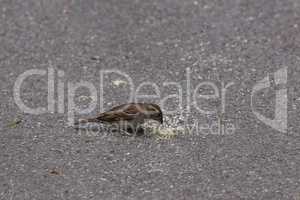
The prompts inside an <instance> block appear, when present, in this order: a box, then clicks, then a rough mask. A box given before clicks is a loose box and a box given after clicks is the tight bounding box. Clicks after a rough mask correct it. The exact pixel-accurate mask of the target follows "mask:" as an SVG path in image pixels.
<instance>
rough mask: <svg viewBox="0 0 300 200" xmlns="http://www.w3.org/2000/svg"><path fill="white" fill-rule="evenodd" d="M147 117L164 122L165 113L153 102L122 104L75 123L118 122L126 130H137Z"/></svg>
mask: <svg viewBox="0 0 300 200" xmlns="http://www.w3.org/2000/svg"><path fill="white" fill-rule="evenodd" d="M147 119H152V120H156V121H158V122H160V123H163V114H162V111H161V109H160V107H159V106H158V105H156V104H153V103H128V104H122V105H120V106H116V107H114V108H112V109H110V110H108V111H106V112H104V113H101V114H99V115H98V116H97V117H94V118H89V119H85V120H81V121H80V122H77V123H75V124H79V123H88V122H95V123H109V124H118V126H122V129H124V130H128V128H130V129H131V130H133V131H136V128H138V126H139V125H141V124H143V123H144V121H145V120H147Z"/></svg>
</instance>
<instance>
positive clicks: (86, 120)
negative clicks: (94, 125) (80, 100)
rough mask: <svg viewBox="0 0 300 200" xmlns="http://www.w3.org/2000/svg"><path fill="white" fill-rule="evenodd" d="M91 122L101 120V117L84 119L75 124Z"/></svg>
mask: <svg viewBox="0 0 300 200" xmlns="http://www.w3.org/2000/svg"><path fill="white" fill-rule="evenodd" d="M90 122H100V121H99V119H98V118H97V117H96V118H88V119H82V120H79V121H77V122H75V123H74V125H79V124H85V123H90Z"/></svg>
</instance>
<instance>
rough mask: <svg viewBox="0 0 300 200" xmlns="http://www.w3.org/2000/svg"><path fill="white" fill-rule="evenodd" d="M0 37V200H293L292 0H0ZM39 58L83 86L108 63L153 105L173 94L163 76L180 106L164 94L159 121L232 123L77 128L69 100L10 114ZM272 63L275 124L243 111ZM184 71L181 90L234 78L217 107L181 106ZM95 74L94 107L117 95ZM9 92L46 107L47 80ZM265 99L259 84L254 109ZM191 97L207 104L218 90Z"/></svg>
mask: <svg viewBox="0 0 300 200" xmlns="http://www.w3.org/2000/svg"><path fill="white" fill-rule="evenodd" d="M0 41H1V45H0V89H1V90H0V91H1V96H0V102H1V104H0V113H1V115H0V132H1V134H0V151H1V153H0V199H13V200H17V199H22V200H24V199H26V200H27V199H28V200H29V199H30V200H33V199H43V200H47V199H49V200H50V199H72V200H75V199H95V200H98V199H228V200H229V199H230V200H232V199H253V200H257V199H263V200H267V199H272V200H274V199H280V200H282V199H286V200H300V174H299V173H300V169H299V167H300V133H299V132H300V131H299V130H300V129H299V128H300V125H299V124H300V123H299V121H300V115H299V113H300V112H299V109H300V100H299V97H300V90H299V86H300V1H299V0H286V1H279V0H277V1H276V0H253V1H246V0H226V1H225V0H224V1H221V0H205V1H190V0H161V1H158V0H154V1H149V0H122V1H117V0H110V1H104V0H100V1H96V0H81V1H79V0H72V1H67V0H61V1H60V0H53V1H48V0H41V1H36V0H0ZM49 67H53V68H54V69H55V72H58V71H59V70H60V71H63V72H64V77H63V78H62V80H64V82H65V84H66V86H67V83H68V82H69V83H75V82H78V81H80V80H85V81H89V82H91V83H93V84H94V85H95V87H96V88H97V90H98V89H99V88H100V84H99V83H100V82H99V79H100V77H99V71H100V70H108V69H110V70H112V69H114V70H120V71H121V72H123V73H126V74H128V75H129V76H130V77H131V78H132V80H133V83H134V85H135V86H137V85H139V84H141V83H142V82H145V81H151V82H154V83H156V84H158V85H159V86H160V90H161V95H162V96H161V98H157V99H152V101H154V102H157V103H158V102H159V100H161V99H162V98H163V97H166V96H167V95H169V94H174V92H176V91H177V90H176V88H174V87H172V86H163V83H164V82H176V83H179V84H180V85H182V86H183V91H182V92H183V94H182V95H183V96H184V99H183V104H182V106H178V102H177V101H176V100H174V99H173V100H169V101H168V103H166V106H165V107H164V109H174V108H179V110H178V112H177V113H174V114H168V115H166V116H165V119H166V123H167V124H168V125H169V127H173V128H178V127H181V128H182V126H184V125H182V123H183V121H188V123H187V124H186V125H191V124H193V123H194V122H198V123H200V124H212V122H213V121H214V120H216V119H220V118H221V124H223V123H225V122H224V121H226V120H229V121H231V122H233V123H234V124H235V126H236V131H235V132H234V133H231V134H225V135H224V134H223V135H218V134H210V133H207V132H205V130H197V129H194V130H189V131H187V132H185V134H180V135H178V136H176V137H171V138H169V139H157V138H153V137H146V136H140V137H127V136H121V135H119V134H116V133H114V134H108V132H107V131H105V130H102V131H100V132H98V133H93V132H90V131H89V132H82V131H77V130H75V129H73V128H72V127H69V126H68V114H67V111H68V104H69V101H68V100H69V99H66V100H65V102H64V103H65V104H64V105H65V111H64V112H63V113H58V112H57V111H55V112H54V113H46V114H40V115H32V114H28V113H24V112H23V111H22V110H21V109H20V108H19V107H18V106H17V105H16V103H15V100H14V96H13V88H14V84H15V82H16V80H17V77H18V76H19V75H20V74H22V73H23V72H25V71H27V70H29V69H43V70H48V68H49ZM283 67H288V69H287V72H288V73H287V74H288V80H287V84H286V85H287V88H288V93H287V94H288V95H287V97H288V129H287V131H286V132H280V131H277V130H275V129H274V128H272V127H270V126H268V125H266V124H265V123H263V122H262V121H260V120H258V119H257V117H256V116H255V115H254V113H253V112H252V109H251V106H250V105H251V101H250V99H251V98H250V97H251V91H252V88H253V87H254V86H255V84H257V83H258V81H260V80H263V79H264V77H267V76H268V75H269V74H271V75H272V74H274V73H275V72H276V71H278V70H280V69H283ZM188 69H189V70H190V72H191V81H190V87H191V88H195V87H196V86H197V85H198V84H199V83H200V82H203V81H212V82H214V83H215V84H216V85H217V86H218V87H219V88H221V83H222V82H224V83H226V84H227V83H229V82H234V85H232V86H231V87H230V88H229V89H228V91H227V92H226V112H225V114H222V115H220V114H210V115H203V114H201V113H199V112H197V110H196V109H193V108H192V109H191V110H190V112H189V111H188V109H187V105H190V104H189V103H188V102H187V99H186V96H187V95H188V92H187V90H186V88H185V87H186V85H187V83H188V81H187V79H186V72H187V70H188ZM104 78H105V85H104V93H103V98H104V108H105V109H108V108H110V107H111V106H113V105H118V104H120V103H123V102H126V101H127V99H128V82H127V81H124V77H120V76H118V75H116V74H114V75H111V76H105V77H104ZM57 80H58V78H57V76H56V83H55V86H56V85H57ZM202 89H203V88H202ZM273 89H274V88H273ZM275 89H276V88H275ZM277 89H278V88H277ZM65 90H66V91H65V92H67V87H66V89H65ZM203 90H204V92H205V89H203ZM144 92H145V93H147V92H149V91H148V90H146V91H144ZM77 95H79V97H78V98H76V103H77V104H78V105H79V104H80V105H82V106H83V107H84V106H85V105H88V103H89V102H90V98H89V94H88V93H87V91H86V90H84V89H82V90H78V92H77ZM21 97H22V99H23V101H24V102H25V104H26V105H28V106H31V107H37V106H47V77H46V76H43V77H42V76H32V77H30V78H28V79H27V80H26V81H25V82H24V84H23V85H22V88H21ZM274 99H275V92H274V91H273V90H271V89H266V90H264V91H262V92H261V93H260V94H259V95H258V96H257V97H256V100H255V105H256V108H257V110H258V111H259V112H260V113H262V114H263V115H264V116H267V117H268V118H271V117H272V116H274V110H275V107H276V106H275V103H276V102H275V100H274ZM98 101H99V99H98ZM198 103H199V104H200V103H201V105H205V104H207V105H206V106H208V107H209V108H218V109H220V99H217V100H216V99H215V100H213V101H211V100H209V101H204V102H203V99H199V102H198ZM97 105H99V103H98V104H97ZM99 109H100V108H99V106H97V108H96V109H94V111H93V112H91V113H90V114H89V115H88V116H93V115H94V114H96V113H97V112H99ZM180 113H183V114H182V115H180ZM75 116H76V119H77V118H78V117H85V116H87V115H78V114H76V115H75Z"/></svg>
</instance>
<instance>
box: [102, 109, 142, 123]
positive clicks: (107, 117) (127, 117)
mask: <svg viewBox="0 0 300 200" xmlns="http://www.w3.org/2000/svg"><path fill="white" fill-rule="evenodd" d="M135 118H136V115H132V114H128V113H126V112H123V111H108V112H105V113H102V114H100V116H98V117H97V119H98V120H99V121H104V122H119V121H131V120H134V119H135Z"/></svg>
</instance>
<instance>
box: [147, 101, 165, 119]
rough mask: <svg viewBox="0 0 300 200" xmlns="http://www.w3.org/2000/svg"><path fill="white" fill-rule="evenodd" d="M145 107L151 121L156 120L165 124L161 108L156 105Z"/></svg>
mask: <svg viewBox="0 0 300 200" xmlns="http://www.w3.org/2000/svg"><path fill="white" fill-rule="evenodd" d="M144 105H145V110H146V114H147V115H148V118H149V119H152V120H156V121H158V122H160V123H161V124H162V123H163V113H162V111H161V109H160V107H159V106H158V105H156V104H152V103H150V104H144Z"/></svg>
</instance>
